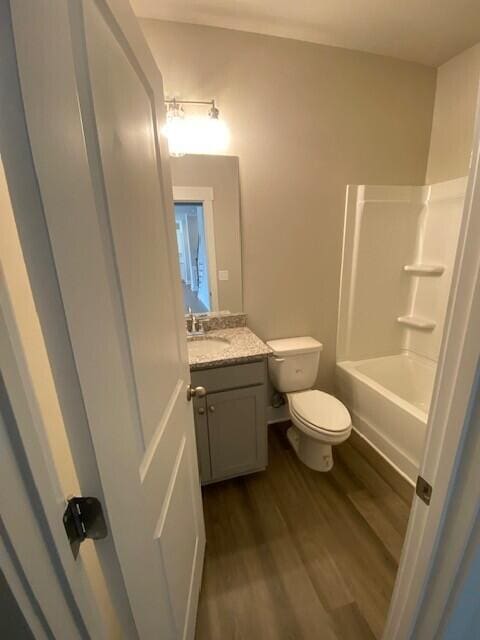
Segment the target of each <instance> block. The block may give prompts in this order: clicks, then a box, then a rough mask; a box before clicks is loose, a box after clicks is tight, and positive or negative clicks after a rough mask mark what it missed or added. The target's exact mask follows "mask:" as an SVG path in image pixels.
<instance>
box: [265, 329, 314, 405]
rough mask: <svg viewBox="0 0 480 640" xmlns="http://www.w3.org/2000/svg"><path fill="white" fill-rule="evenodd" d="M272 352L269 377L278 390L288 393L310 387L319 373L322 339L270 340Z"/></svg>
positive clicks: (307, 337)
mask: <svg viewBox="0 0 480 640" xmlns="http://www.w3.org/2000/svg"><path fill="white" fill-rule="evenodd" d="M267 345H268V346H269V347H270V349H271V350H272V352H273V354H272V355H271V356H270V357H269V358H268V371H269V374H270V379H271V381H272V383H273V385H274V387H275V389H277V391H281V392H283V393H289V392H291V391H303V390H304V389H311V387H312V386H313V383H314V382H315V379H316V377H317V373H318V363H319V360H320V351H321V350H322V348H323V345H322V343H321V342H318V340H315V339H314V338H311V337H310V336H304V337H300V338H283V339H282V340H270V341H269V342H267Z"/></svg>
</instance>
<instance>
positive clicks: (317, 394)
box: [287, 390, 352, 471]
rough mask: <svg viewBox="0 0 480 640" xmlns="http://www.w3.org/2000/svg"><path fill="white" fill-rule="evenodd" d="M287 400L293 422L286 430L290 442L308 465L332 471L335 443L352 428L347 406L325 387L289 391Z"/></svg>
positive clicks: (338, 442) (341, 440) (344, 437)
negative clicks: (324, 390)
mask: <svg viewBox="0 0 480 640" xmlns="http://www.w3.org/2000/svg"><path fill="white" fill-rule="evenodd" d="M287 400H288V407H289V410H290V418H291V420H292V423H293V426H292V427H290V428H289V430H288V432H287V437H288V440H289V442H290V444H291V445H292V447H293V448H294V449H295V451H296V453H297V455H298V457H299V458H300V460H301V461H302V462H303V463H304V464H306V465H307V467H310V468H311V469H315V470H316V471H330V469H331V468H332V467H333V455H332V446H333V445H337V444H340V443H342V442H344V441H345V440H346V439H347V438H348V437H349V436H350V433H351V431H352V421H351V419H350V414H349V413H348V410H347V409H346V407H345V406H344V405H343V404H342V403H341V402H340V400H337V398H335V397H334V396H332V395H330V394H329V393H324V392H323V391H316V390H309V391H299V392H296V393H287Z"/></svg>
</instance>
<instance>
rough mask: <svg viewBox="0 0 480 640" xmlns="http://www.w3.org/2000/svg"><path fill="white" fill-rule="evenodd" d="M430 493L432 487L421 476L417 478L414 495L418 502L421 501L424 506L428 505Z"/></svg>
mask: <svg viewBox="0 0 480 640" xmlns="http://www.w3.org/2000/svg"><path fill="white" fill-rule="evenodd" d="M432 491H433V489H432V485H431V484H428V482H427V481H426V480H425V478H422V476H418V477H417V486H416V487H415V493H416V494H417V496H418V497H419V498H420V500H423V502H424V503H425V504H426V505H429V504H430V500H431V498H432Z"/></svg>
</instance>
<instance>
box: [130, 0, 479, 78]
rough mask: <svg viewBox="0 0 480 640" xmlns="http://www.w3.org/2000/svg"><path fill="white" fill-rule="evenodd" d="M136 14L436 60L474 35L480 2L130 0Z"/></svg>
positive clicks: (466, 44)
mask: <svg viewBox="0 0 480 640" xmlns="http://www.w3.org/2000/svg"><path fill="white" fill-rule="evenodd" d="M130 1H131V4H132V6H133V8H134V11H135V13H136V14H137V15H138V16H140V17H145V18H160V19H162V20H173V21H178V22H188V23H192V24H202V25H209V26H215V27H224V28H227V29H236V30H239V31H251V32H254V33H264V34H268V35H275V36H282V37H285V38H294V39H296V40H304V41H306V42H317V43H320V44H328V45H333V46H339V47H346V48H348V49H358V50H360V51H369V52H371V53H378V54H381V55H386V56H393V57H395V58H400V59H403V60H411V61H414V62H420V63H422V64H426V65H431V66H438V65H440V64H442V63H443V62H445V61H446V60H449V59H450V58H452V57H453V56H454V55H456V54H457V53H460V51H463V50H464V49H467V48H468V47H470V46H472V45H473V44H475V43H476V42H479V41H480V0H130Z"/></svg>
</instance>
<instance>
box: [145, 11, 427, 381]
mask: <svg viewBox="0 0 480 640" xmlns="http://www.w3.org/2000/svg"><path fill="white" fill-rule="evenodd" d="M141 24H142V27H143V29H144V32H145V35H146V37H147V40H148V41H149V43H150V46H151V48H152V51H153V54H154V56H155V58H156V60H157V63H158V66H159V67H160V70H161V72H162V74H163V78H164V84H165V91H166V94H167V95H169V96H173V95H175V96H177V97H181V98H190V99H194V98H195V99H209V98H213V97H214V98H216V99H217V101H218V106H219V108H220V113H221V116H222V117H223V118H224V119H225V121H226V122H227V123H228V125H229V127H230V131H231V143H230V148H229V150H228V153H231V154H233V155H237V156H239V159H240V186H241V206H242V243H243V247H242V249H243V284H244V309H245V311H246V312H247V313H248V322H249V326H251V328H252V329H253V330H254V331H256V332H257V333H258V334H259V335H260V337H262V338H264V339H268V338H278V337H285V336H293V335H305V334H310V335H312V336H314V337H316V338H318V339H319V340H321V341H322V342H323V343H324V346H325V348H324V351H323V353H322V364H321V374H320V377H319V384H320V386H323V387H325V388H330V389H331V388H332V387H333V371H334V363H335V343H336V327H337V303H338V294H339V278H340V266H341V254H342V233H343V217H344V206H345V186H346V185H347V184H348V183H355V184H379V183H380V184H423V182H424V178H425V170H426V163H427V154H428V147H429V138H430V129H431V118H432V110H433V99H434V92H435V69H432V68H428V67H424V66H421V65H418V64H414V63H408V62H402V61H398V60H394V59H392V58H386V57H382V56H376V55H372V54H366V53H360V52H357V51H350V50H346V49H340V48H335V47H328V46H322V45H315V44H309V43H302V42H298V41H294V40H287V39H282V38H275V37H269V36H261V35H256V34H250V33H240V32H236V31H229V30H224V29H217V28H211V27H201V26H195V25H187V24H179V23H168V22H161V21H156V20H143V21H141Z"/></svg>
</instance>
